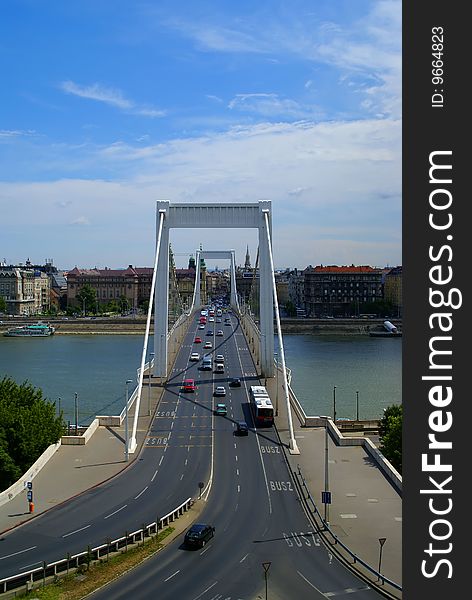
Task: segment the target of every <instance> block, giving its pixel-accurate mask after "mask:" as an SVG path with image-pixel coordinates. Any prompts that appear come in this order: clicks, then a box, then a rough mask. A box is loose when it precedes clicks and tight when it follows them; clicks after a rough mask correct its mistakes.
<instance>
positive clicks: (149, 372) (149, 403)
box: [148, 352, 154, 416]
mask: <svg viewBox="0 0 472 600" xmlns="http://www.w3.org/2000/svg"><path fill="white" fill-rule="evenodd" d="M153 359H154V352H151V354H150V358H149V369H148V375H149V382H148V383H149V385H148V415H149V416H151V377H152V371H151V363H152V361H153Z"/></svg>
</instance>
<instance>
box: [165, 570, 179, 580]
mask: <svg viewBox="0 0 472 600" xmlns="http://www.w3.org/2000/svg"><path fill="white" fill-rule="evenodd" d="M177 573H180V569H179V570H178V571H176V572H175V573H172V575H171V576H170V577H168V578H167V579H164V581H169V579H172V577H175V575H177Z"/></svg>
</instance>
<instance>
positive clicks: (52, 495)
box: [0, 377, 163, 534]
mask: <svg viewBox="0 0 472 600" xmlns="http://www.w3.org/2000/svg"><path fill="white" fill-rule="evenodd" d="M158 381H159V379H158V378H154V379H153V384H152V385H151V414H152V413H153V412H154V410H155V408H156V406H157V404H158V402H159V400H160V398H161V395H162V391H163V388H162V387H160V386H159V385H158ZM148 406H149V403H148V379H147V377H145V378H144V383H143V390H142V395H141V405H140V414H139V417H138V428H137V435H136V441H137V448H136V451H135V452H134V453H133V454H130V455H129V461H128V462H126V461H125V455H124V440H125V429H124V421H123V423H122V426H121V427H113V428H112V427H99V428H98V429H97V431H96V432H95V433H94V434H93V435H92V437H91V438H90V440H89V441H88V442H87V444H85V445H82V446H75V445H74V446H65V445H61V446H60V447H59V449H58V450H57V452H56V453H55V454H54V456H53V457H52V458H51V459H50V460H49V461H48V462H47V464H46V465H45V466H44V467H43V468H42V469H41V471H40V472H39V473H38V474H37V475H36V477H35V478H34V479H33V500H34V513H33V514H30V513H29V511H28V501H27V498H26V490H25V491H23V492H21V493H20V494H18V495H17V496H15V498H13V499H12V500H10V502H7V503H6V504H4V505H3V506H0V534H1V533H4V532H5V531H6V530H8V529H11V528H12V527H16V526H17V525H19V524H21V523H24V522H26V521H29V520H30V519H32V518H34V517H35V516H37V515H39V514H41V513H43V512H44V511H46V510H49V509H50V508H53V507H54V506H57V505H58V504H60V503H61V502H64V501H65V500H68V499H69V498H72V497H74V496H76V495H78V494H80V493H81V492H84V491H85V490H87V489H89V488H91V487H94V486H96V485H98V484H100V483H102V482H103V481H105V480H107V479H109V478H110V477H113V476H114V475H116V474H117V473H119V472H120V471H122V470H123V469H125V468H126V467H127V466H129V465H130V464H132V462H133V461H134V460H136V459H137V458H138V456H139V453H140V451H141V448H142V445H143V442H144V440H145V437H146V434H147V431H148V428H149V424H150V421H151V417H150V416H148V410H149V409H148ZM134 408H135V407H134V405H133V406H132V407H131V410H130V411H129V416H128V420H129V423H128V425H129V432H130V434H131V431H132V427H133V419H134Z"/></svg>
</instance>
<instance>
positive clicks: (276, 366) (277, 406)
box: [274, 352, 279, 417]
mask: <svg viewBox="0 0 472 600" xmlns="http://www.w3.org/2000/svg"><path fill="white" fill-rule="evenodd" d="M277 356H278V354H277V352H274V357H275V374H276V378H277V383H276V386H277V387H276V390H275V416H276V417H278V416H279V363H278V362H277Z"/></svg>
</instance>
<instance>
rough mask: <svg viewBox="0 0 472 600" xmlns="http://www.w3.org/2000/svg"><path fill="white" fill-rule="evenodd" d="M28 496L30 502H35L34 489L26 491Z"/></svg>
mask: <svg viewBox="0 0 472 600" xmlns="http://www.w3.org/2000/svg"><path fill="white" fill-rule="evenodd" d="M26 497H27V499H28V502H33V491H32V490H28V492H27V493H26Z"/></svg>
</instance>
